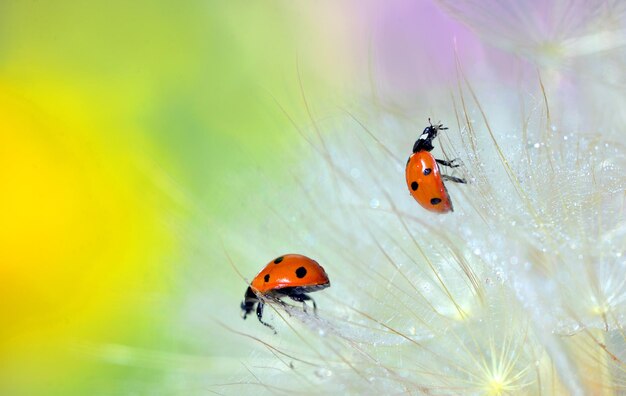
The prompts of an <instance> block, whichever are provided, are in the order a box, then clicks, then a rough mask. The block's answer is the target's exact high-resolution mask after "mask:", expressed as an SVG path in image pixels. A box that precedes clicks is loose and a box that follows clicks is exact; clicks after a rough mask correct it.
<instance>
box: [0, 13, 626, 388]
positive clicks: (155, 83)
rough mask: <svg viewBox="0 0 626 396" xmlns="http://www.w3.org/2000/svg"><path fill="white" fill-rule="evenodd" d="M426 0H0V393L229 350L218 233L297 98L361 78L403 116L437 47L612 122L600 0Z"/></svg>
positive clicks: (331, 96)
mask: <svg viewBox="0 0 626 396" xmlns="http://www.w3.org/2000/svg"><path fill="white" fill-rule="evenodd" d="M447 3H448V2H445V1H444V2H430V1H394V2H382V1H381V2H374V1H372V2H357V1H352V2H350V1H347V2H334V1H323V2H314V3H311V2H303V1H296V2H294V1H268V2H249V1H221V2H220V1H189V2H184V3H174V2H165V1H158V2H155V1H150V2H147V1H137V2H121V1H109V2H98V1H95V2H49V1H38V2H24V1H2V2H1V3H0V187H1V189H0V307H1V308H0V315H1V318H2V319H1V321H0V394H3V395H4V394H6V395H40V394H41V395H43V394H46V395H48V394H50V395H88V394H89V395H91V394H94V395H95V394H97V395H118V394H120V395H127V394H128V395H130V394H161V393H160V392H162V393H163V394H169V393H167V392H166V391H165V390H164V388H163V386H162V383H164V382H167V383H168V384H169V385H171V383H172V376H175V375H179V374H180V371H181V370H182V371H183V372H185V373H192V374H193V373H195V374H197V375H204V374H203V373H207V372H208V373H211V372H213V373H228V372H229V371H230V370H233V369H234V368H235V367H238V368H241V364H240V360H239V359H242V358H243V357H245V356H246V354H247V352H246V351H247V346H246V344H245V342H242V341H241V340H239V339H237V338H236V337H226V338H225V336H224V334H229V332H228V331H227V330H225V329H224V328H223V327H221V326H220V325H219V323H218V322H219V321H220V320H223V321H225V322H230V321H233V322H234V320H235V319H236V320H239V318H238V315H239V312H238V303H239V300H240V299H241V297H242V295H243V290H244V288H245V286H244V284H243V283H242V281H241V279H240V278H239V277H238V276H237V274H236V272H235V271H234V270H233V267H232V266H231V265H229V263H228V261H227V260H226V259H225V258H226V257H227V256H226V255H225V252H224V250H225V249H224V247H223V243H222V241H223V240H224V239H227V240H231V242H232V239H233V238H232V235H229V232H230V231H229V230H230V229H231V226H237V227H235V228H237V229H238V228H239V227H240V226H241V222H242V221H246V219H245V218H242V217H244V216H242V215H241V213H240V212H239V209H240V207H241V205H242V202H243V200H244V199H246V200H248V199H249V198H250V197H251V196H252V197H254V196H258V197H259V199H261V201H262V198H263V197H264V196H266V195H267V194H269V193H271V191H272V190H274V189H275V188H277V187H276V183H272V180H273V179H274V178H276V179H275V180H281V177H282V176H284V175H287V174H290V170H291V167H292V165H293V164H295V163H297V161H298V158H299V156H300V155H299V153H298V152H297V150H295V149H294V147H297V148H299V149H302V145H297V144H296V143H295V142H298V141H300V139H301V138H300V137H299V135H298V133H297V127H298V126H302V127H310V126H311V115H314V116H319V117H322V118H323V117H326V116H329V117H332V116H333V115H336V114H337V113H340V112H341V109H345V108H351V106H352V104H353V103H355V102H358V101H360V100H362V98H367V100H369V101H371V102H372V103H375V105H376V106H378V107H379V108H382V109H385V111H387V112H389V113H391V114H394V113H395V114H401V115H403V116H407V117H414V118H415V119H420V120H421V119H423V118H424V116H423V115H424V114H427V113H428V111H429V110H430V109H424V108H423V107H422V108H418V107H417V106H416V103H423V102H424V101H425V100H426V99H427V98H429V97H431V96H432V97H433V98H434V97H439V98H440V97H445V96H448V95H449V94H450V88H449V87H450V86H454V84H456V81H457V78H458V76H457V75H456V74H455V70H456V66H455V51H456V54H457V55H458V57H459V59H461V60H462V61H463V64H464V70H465V72H466V73H467V74H468V75H469V76H471V78H472V79H473V81H474V82H475V83H476V84H477V85H479V86H481V87H483V88H484V89H486V90H487V91H486V92H492V93H494V94H495V93H497V92H498V91H499V90H515V92H518V91H519V90H521V91H522V92H524V89H523V88H520V86H521V85H522V84H523V82H524V81H527V80H526V79H528V78H532V79H535V84H536V79H537V72H538V71H540V72H541V73H542V74H541V75H542V76H544V80H545V83H546V85H547V86H548V90H549V91H550V92H551V94H552V95H553V96H552V99H553V100H555V101H558V100H559V98H571V97H573V96H575V97H577V98H579V100H577V101H572V102H569V104H570V105H571V106H572V107H570V108H569V112H568V117H563V119H564V120H565V121H564V122H566V123H568V124H569V125H579V124H580V123H584V122H585V121H587V120H585V114H588V112H583V111H578V110H580V109H589V108H592V109H594V110H597V111H596V112H595V116H597V117H603V118H608V119H609V120H614V121H615V122H623V118H624V117H626V113H624V112H620V111H616V109H619V108H620V106H622V102H623V100H621V101H616V100H615V98H616V97H619V95H623V90H620V87H621V88H623V84H624V74H623V71H620V69H619V65H621V64H623V57H622V55H623V53H622V55H619V54H618V55H617V56H616V58H612V57H606V58H604V62H606V63H605V65H606V69H603V70H598V69H597V68H593V67H589V65H590V64H591V63H592V62H594V60H593V56H594V55H595V54H597V53H598V51H603V52H602V53H603V54H604V55H606V54H607V52H609V51H611V50H614V49H615V48H620V47H621V46H623V45H624V44H626V40H625V39H624V34H623V30H622V29H623V15H624V13H623V10H621V9H620V6H619V4H618V3H616V4H609V5H606V7H604V6H603V7H595V6H594V7H589V8H585V7H586V6H585V4H584V2H583V3H581V4H578V3H575V4H573V5H571V4H570V5H569V6H568V7H566V4H564V2H561V3H555V4H548V5H542V4H541V3H542V2H537V3H536V4H533V2H528V5H524V6H522V5H516V4H517V3H516V2H511V3H510V4H509V6H510V7H509V8H507V7H504V6H503V7H495V6H494V7H487V6H482V7H480V6H478V5H477V4H475V3H473V2H449V3H450V4H447ZM490 3H491V2H490ZM596 3H598V4H600V3H602V4H608V3H604V2H596ZM565 9H566V10H567V15H568V18H564V17H563V15H564V13H565V11H564V10H565ZM607 15H608V16H613V17H615V18H608V19H607ZM485 21H489V23H485ZM563 21H566V22H567V23H563ZM611 24H613V25H611ZM601 25H602V26H604V28H603V32H604V31H607V28H606V26H607V25H609V26H612V28H611V29H612V30H610V29H609V30H608V33H606V32H605V33H603V35H600V36H597V35H594V34H595V31H594V28H597V27H598V26H601ZM513 27H515V28H513ZM520 27H523V28H520ZM581 36H584V37H587V41H585V42H584V43H582V44H581V43H580V42H579V43H578V44H576V43H573V42H571V40H570V41H567V40H569V39H571V37H581ZM581 74H584V79H583V81H582V82H581V81H579V80H578V79H577V76H580V75H581ZM489 90H491V91H489ZM303 94H304V95H303ZM576 106H578V107H579V108H576ZM554 111H555V112H558V111H559V110H558V107H557V109H555V110H554ZM311 113H313V114H311ZM422 124H423V122H422V123H421V124H419V125H417V126H416V128H417V127H419V126H421V125H422ZM609 124H610V123H609ZM607 133H612V134H614V135H618V134H619V133H620V132H619V131H608V132H607ZM622 136H623V135H622ZM279 152H280V153H281V156H280V158H281V160H280V161H279V160H277V156H276V153H279ZM285 158H288V159H290V160H291V161H285V160H284V159H285ZM259 178H266V180H267V183H265V186H266V190H267V191H265V190H263V188H261V189H260V190H259V189H251V188H249V186H251V185H253V186H255V187H258V186H259V185H260V184H261V185H263V184H264V183H259ZM252 181H254V182H252ZM260 207H263V206H262V205H260ZM259 216H261V215H259ZM255 224H256V223H255V221H254V219H252V220H250V224H249V228H254V226H255ZM251 234H253V233H251ZM265 236H266V235H265ZM263 237H264V235H263V233H261V232H259V233H257V238H258V239H257V240H254V241H252V242H251V243H252V244H254V245H256V246H258V245H260V244H263V243H264V242H263V241H261V239H262V238H263ZM235 239H236V238H235ZM245 243H246V241H245V240H243V239H240V240H238V244H239V247H240V248H241V249H244V250H245ZM273 243H274V245H276V249H280V248H279V247H278V246H277V245H279V243H278V242H276V241H274V242H273ZM282 249H287V250H289V248H288V247H283V248H282ZM226 250H227V251H228V249H226ZM270 258H271V257H262V258H260V259H259V261H258V262H257V263H249V262H246V263H238V265H239V266H240V267H241V268H242V269H245V271H246V273H245V276H246V277H250V276H252V274H253V273H254V271H256V270H258V269H260V266H261V265H263V263H265V262H267V261H268V260H269V259H270ZM235 261H237V260H235ZM248 272H252V273H248ZM198 290H208V292H207V293H206V294H203V296H202V298H203V299H204V300H202V301H204V303H203V304H201V305H196V306H195V307H193V306H192V308H191V310H192V311H193V312H189V310H190V307H189V304H188V301H189V300H190V297H189V295H190V293H196V292H197V291H198ZM194 301H197V300H194ZM181 317H184V318H189V317H193V318H202V319H201V320H200V321H203V320H207V321H209V322H210V323H212V325H209V326H208V328H209V329H211V330H209V331H204V330H203V331H202V332H199V331H197V329H194V327H193V326H192V324H193V323H194V321H193V320H181ZM202 323H204V322H202ZM246 324H247V325H251V323H246ZM201 328H203V327H201ZM203 329H204V328H203ZM231 335H232V334H231ZM181 367H182V368H181ZM174 368H175V369H176V370H178V372H177V374H176V373H173V372H172V371H173V370H174ZM176 378H178V377H176ZM177 389H178V393H180V394H187V392H190V393H191V392H192V390H191V389H189V388H185V385H184V384H183V385H181V386H180V387H179V388H177ZM185 389H186V390H185ZM195 391H197V390H194V392H195ZM207 392H208V391H207ZM174 393H176V392H174Z"/></svg>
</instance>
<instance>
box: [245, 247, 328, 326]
mask: <svg viewBox="0 0 626 396" xmlns="http://www.w3.org/2000/svg"><path fill="white" fill-rule="evenodd" d="M329 286H330V280H329V279H328V275H327V274H326V271H324V268H322V266H321V265H319V263H318V262H317V261H315V260H313V259H311V258H309V257H306V256H303V255H301V254H285V255H283V256H280V257H278V258H276V259H274V260H272V261H270V262H269V263H268V264H267V265H266V266H265V267H264V268H263V269H262V270H261V272H259V273H258V274H257V275H256V276H255V277H254V279H252V282H250V286H249V287H248V288H247V289H246V294H245V296H244V300H243V302H242V303H241V309H242V311H243V318H244V319H245V318H246V316H247V315H249V314H250V313H251V312H252V311H253V310H254V307H255V305H256V314H257V317H258V319H259V321H260V322H261V323H263V324H264V325H265V326H267V327H269V328H271V329H272V330H274V327H273V326H271V325H269V324H268V323H265V322H264V321H263V306H264V302H263V300H261V299H260V298H259V297H270V298H272V299H275V300H278V301H279V302H280V297H283V296H284V297H289V298H291V299H292V300H295V301H298V302H302V304H303V306H304V308H305V310H306V304H305V301H311V302H312V303H313V309H314V311H316V310H317V304H315V301H314V300H313V299H312V298H311V297H309V296H308V295H307V294H306V293H311V292H314V291H318V290H322V289H325V288H327V287H329ZM274 332H276V331H274Z"/></svg>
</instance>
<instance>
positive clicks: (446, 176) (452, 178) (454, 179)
mask: <svg viewBox="0 0 626 396" xmlns="http://www.w3.org/2000/svg"><path fill="white" fill-rule="evenodd" d="M441 178H442V179H443V180H446V181H451V182H455V183H465V184H466V183H467V180H465V179H461V178H460V177H454V176H448V175H441Z"/></svg>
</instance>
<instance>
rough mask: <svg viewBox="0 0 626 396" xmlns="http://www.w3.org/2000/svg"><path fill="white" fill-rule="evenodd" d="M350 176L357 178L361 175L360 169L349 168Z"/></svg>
mask: <svg viewBox="0 0 626 396" xmlns="http://www.w3.org/2000/svg"><path fill="white" fill-rule="evenodd" d="M350 176H352V178H354V179H358V178H359V177H360V176H361V171H360V170H359V169H358V168H352V169H350Z"/></svg>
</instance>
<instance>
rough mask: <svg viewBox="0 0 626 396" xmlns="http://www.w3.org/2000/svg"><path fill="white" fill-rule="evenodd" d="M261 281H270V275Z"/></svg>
mask: <svg viewBox="0 0 626 396" xmlns="http://www.w3.org/2000/svg"><path fill="white" fill-rule="evenodd" d="M263 280H264V281H265V282H269V281H270V274H267V275H265V276H264V277H263Z"/></svg>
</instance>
